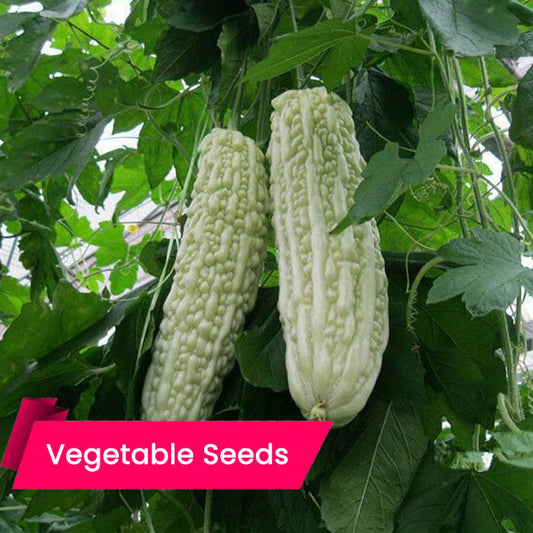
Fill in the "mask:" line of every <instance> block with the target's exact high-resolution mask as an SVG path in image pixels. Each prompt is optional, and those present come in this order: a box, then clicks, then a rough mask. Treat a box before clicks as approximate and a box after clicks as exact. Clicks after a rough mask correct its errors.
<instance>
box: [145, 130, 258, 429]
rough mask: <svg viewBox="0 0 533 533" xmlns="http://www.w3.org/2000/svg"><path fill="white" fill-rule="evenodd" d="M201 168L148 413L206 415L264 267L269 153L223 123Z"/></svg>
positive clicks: (150, 416) (148, 389) (149, 387)
mask: <svg viewBox="0 0 533 533" xmlns="http://www.w3.org/2000/svg"><path fill="white" fill-rule="evenodd" d="M198 167H199V168H198V177H197V179H196V182H195V186H194V191H193V200H192V202H191V205H190V207H189V209H188V212H187V214H188V220H187V222H186V224H185V228H184V233H183V238H182V240H181V245H180V248H179V251H178V256H177V258H176V266H175V275H174V281H173V285H172V289H171V291H170V294H169V296H168V298H167V300H166V301H165V305H164V318H163V321H162V322H161V326H160V330H159V333H158V335H157V338H156V341H155V345H154V349H153V360H152V363H151V366H150V368H149V370H148V373H147V375H146V380H145V383H144V390H143V394H142V416H143V418H144V419H147V420H202V419H206V418H208V417H209V416H210V415H211V414H212V410H213V406H214V404H215V402H216V400H217V398H218V396H219V394H220V391H221V388H222V380H223V378H224V377H225V376H226V374H227V373H228V372H229V371H230V370H231V368H232V367H233V364H234V344H235V341H236V339H237V337H238V335H239V333H240V331H241V329H242V327H243V324H244V317H245V314H246V313H247V312H248V311H250V310H251V309H252V307H253V305H254V303H255V300H256V297H257V291H258V285H259V278H260V276H261V272H262V269H263V261H264V257H265V254H266V233H267V223H266V210H267V200H268V189H267V177H266V172H265V168H264V156H263V154H262V153H261V151H260V150H259V149H258V147H257V146H256V144H255V142H254V141H253V140H252V139H249V138H247V137H245V136H244V135H242V134H241V133H239V132H237V131H232V130H225V129H219V128H217V129H214V130H213V131H212V132H211V133H209V134H208V135H207V136H206V137H205V138H204V140H203V141H202V143H201V145H200V149H199V160H198Z"/></svg>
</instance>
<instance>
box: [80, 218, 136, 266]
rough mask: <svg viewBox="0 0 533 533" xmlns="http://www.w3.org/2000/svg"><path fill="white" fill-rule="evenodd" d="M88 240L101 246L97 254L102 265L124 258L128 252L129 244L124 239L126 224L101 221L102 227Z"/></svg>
mask: <svg viewBox="0 0 533 533" xmlns="http://www.w3.org/2000/svg"><path fill="white" fill-rule="evenodd" d="M88 242H89V244H94V245H95V246H98V247H99V248H98V250H96V252H95V256H96V261H97V263H98V265H100V266H106V265H110V264H112V263H115V262H116V261H120V260H123V259H125V258H126V255H127V254H128V244H127V243H126V241H125V239H124V226H123V225H122V224H113V223H112V222H107V221H105V222H101V223H100V228H99V229H98V230H97V231H95V232H94V233H93V235H92V237H91V238H90V240H89V241H88Z"/></svg>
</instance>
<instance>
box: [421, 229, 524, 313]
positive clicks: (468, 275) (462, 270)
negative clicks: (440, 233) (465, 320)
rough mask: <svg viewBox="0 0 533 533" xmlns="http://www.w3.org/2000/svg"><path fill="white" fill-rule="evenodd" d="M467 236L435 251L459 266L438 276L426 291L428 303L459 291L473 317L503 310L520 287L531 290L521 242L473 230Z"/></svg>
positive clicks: (449, 296) (446, 297) (451, 295)
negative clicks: (522, 255) (471, 235)
mask: <svg viewBox="0 0 533 533" xmlns="http://www.w3.org/2000/svg"><path fill="white" fill-rule="evenodd" d="M473 233H474V236H473V237H471V238H468V239H464V238H459V239H454V240H453V241H451V242H450V243H449V244H446V245H445V246H443V247H442V248H441V249H440V250H439V251H438V254H439V255H440V256H441V257H442V258H444V259H446V260H447V261H451V262H453V263H457V264H458V265H461V266H459V267H456V268H452V269H450V270H448V271H446V272H445V273H444V274H442V275H441V276H439V277H438V278H437V279H436V280H435V281H434V283H433V287H432V288H431V290H430V291H429V295H428V303H437V302H442V301H445V300H447V299H449V298H453V297H454V296H458V295H460V294H462V295H463V297H462V299H463V301H464V302H465V305H466V308H467V309H468V311H469V312H470V313H471V314H472V315H473V316H483V315H486V314H487V313H488V312H490V311H491V310H493V309H501V310H505V309H507V307H509V305H511V304H512V303H513V301H514V300H515V299H516V298H517V297H518V293H519V290H520V287H521V286H522V287H524V288H525V289H526V290H527V291H528V292H529V293H533V271H532V270H531V269H529V268H526V267H524V266H522V263H521V260H520V256H521V253H522V249H523V248H522V246H521V244H520V243H519V242H518V241H517V240H516V239H515V238H514V237H512V236H511V235H508V234H506V233H499V232H495V231H490V230H479V229H474V230H473Z"/></svg>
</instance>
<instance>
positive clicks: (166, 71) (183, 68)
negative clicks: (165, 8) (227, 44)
mask: <svg viewBox="0 0 533 533" xmlns="http://www.w3.org/2000/svg"><path fill="white" fill-rule="evenodd" d="M218 34H219V31H218V30H217V29H214V30H208V31H205V32H201V33H194V32H190V31H184V30H177V29H175V28H169V29H168V30H167V31H166V32H165V33H164V34H163V36H162V37H161V39H160V41H159V43H158V44H157V50H156V54H157V60H156V63H155V67H154V77H155V81H157V82H162V81H165V80H179V79H181V78H184V77H185V76H187V75H188V74H191V73H192V72H195V73H200V72H203V71H204V70H206V69H207V68H208V67H210V66H211V65H212V64H213V63H214V62H215V61H216V60H217V59H218V57H219V55H220V52H219V49H218V47H217V39H218Z"/></svg>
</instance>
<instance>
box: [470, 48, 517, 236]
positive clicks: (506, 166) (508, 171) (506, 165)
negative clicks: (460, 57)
mask: <svg viewBox="0 0 533 533" xmlns="http://www.w3.org/2000/svg"><path fill="white" fill-rule="evenodd" d="M479 66H480V68H481V75H482V77H483V86H484V99H485V118H486V119H487V122H488V123H489V124H490V127H491V129H492V132H493V133H494V140H495V141H496V144H497V146H498V151H499V152H500V156H501V158H502V163H503V176H504V179H505V183H506V184H507V187H508V189H509V197H510V198H511V201H512V202H513V203H514V204H515V205H516V189H515V186H514V176H513V170H512V168H511V163H510V162H509V157H508V155H507V150H506V149H505V144H504V141H503V137H502V134H501V131H500V130H499V128H498V126H497V125H496V123H495V122H494V117H493V116H492V112H491V102H490V94H491V92H492V87H491V85H490V81H489V75H488V72H487V64H486V63H485V58H484V57H480V58H479ZM511 217H512V221H513V231H514V234H515V236H516V237H517V238H518V237H519V236H520V223H519V221H518V218H517V217H516V214H515V213H512V215H511Z"/></svg>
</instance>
